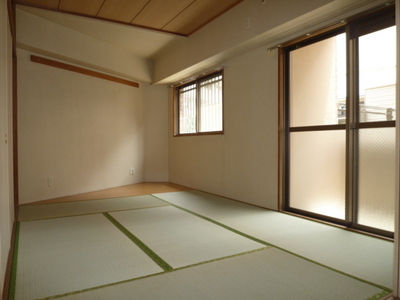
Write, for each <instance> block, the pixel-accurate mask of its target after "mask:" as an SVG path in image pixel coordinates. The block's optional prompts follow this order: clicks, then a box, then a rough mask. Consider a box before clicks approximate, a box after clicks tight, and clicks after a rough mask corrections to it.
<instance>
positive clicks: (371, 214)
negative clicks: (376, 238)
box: [358, 128, 396, 231]
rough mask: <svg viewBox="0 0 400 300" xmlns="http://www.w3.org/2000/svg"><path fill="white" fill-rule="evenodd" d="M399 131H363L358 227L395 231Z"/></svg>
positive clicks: (376, 129) (360, 143)
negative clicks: (359, 225)
mask: <svg viewBox="0 0 400 300" xmlns="http://www.w3.org/2000/svg"><path fill="white" fill-rule="evenodd" d="M395 133H396V130H395V128H373V129H362V130H360V131H359V157H358V169H359V180H358V199H359V203H358V223H359V224H362V225H367V226H371V227H375V228H380V229H383V230H388V231H394V200H395V166H396V159H395V148H396V145H395V140H396V138H395Z"/></svg>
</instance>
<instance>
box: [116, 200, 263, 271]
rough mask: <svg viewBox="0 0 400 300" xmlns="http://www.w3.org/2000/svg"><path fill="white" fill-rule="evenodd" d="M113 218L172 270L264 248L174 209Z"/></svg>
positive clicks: (138, 211) (132, 212)
mask: <svg viewBox="0 0 400 300" xmlns="http://www.w3.org/2000/svg"><path fill="white" fill-rule="evenodd" d="M110 215H111V216H112V217H113V218H115V219H116V220H117V221H118V222H119V223H120V224H121V225H122V226H124V227H125V228H126V229H128V230H129V231H130V232H131V233H133V234H134V235H135V236H136V237H137V238H138V239H139V240H141V241H142V242H143V243H144V244H146V245H147V246H148V247H149V248H151V249H152V250H153V251H154V252H155V253H157V254H158V255H159V256H160V257H161V258H162V259H163V260H165V261H166V262H167V263H168V264H169V265H171V266H172V267H173V268H178V267H183V266H187V265H192V264H196V263H200V262H204V261H208V260H213V259H216V258H220V257H225V256H230V255H234V254H238V253H242V252H247V251H252V250H255V249H259V248H263V247H265V245H264V244H260V243H257V242H255V241H252V240H250V239H247V238H245V237H242V236H240V235H238V234H236V233H233V232H232V231H229V230H227V229H224V228H222V227H220V226H218V225H215V224H213V223H211V222H208V221H206V220H204V219H202V218H199V217H196V216H194V215H192V214H189V213H187V212H184V211H182V210H180V209H178V208H175V207H172V206H165V207H157V208H149V209H140V210H130V211H121V212H114V213H110Z"/></svg>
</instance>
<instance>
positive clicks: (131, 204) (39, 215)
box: [19, 195, 168, 221]
mask: <svg viewBox="0 0 400 300" xmlns="http://www.w3.org/2000/svg"><path fill="white" fill-rule="evenodd" d="M162 205H168V204H167V203H165V202H164V201H161V200H159V199H157V198H155V197H152V196H149V195H144V196H132V197H121V198H111V199H102V200H87V201H79V202H65V203H52V204H40V205H22V206H21V207H20V209H19V220H20V221H26V220H37V219H47V218H55V217H66V216H77V215H84V214H91V213H100V212H109V211H119V210H125V209H138V208H143V207H154V206H162Z"/></svg>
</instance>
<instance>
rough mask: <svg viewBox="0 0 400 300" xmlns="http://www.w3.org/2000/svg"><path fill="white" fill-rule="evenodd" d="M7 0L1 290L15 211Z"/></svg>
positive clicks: (0, 96) (2, 31)
mask: <svg viewBox="0 0 400 300" xmlns="http://www.w3.org/2000/svg"><path fill="white" fill-rule="evenodd" d="M11 45H12V42H11V33H10V27H9V21H8V14H7V1H0V282H1V284H0V294H2V292H3V291H2V288H3V281H4V275H5V271H6V265H7V259H8V254H9V249H10V239H11V230H12V222H13V220H14V217H13V215H14V211H13V207H14V206H13V189H12V186H13V175H12V174H13V173H12V153H13V152H12V131H11V129H12V117H11V116H12V67H11V66H12V48H11Z"/></svg>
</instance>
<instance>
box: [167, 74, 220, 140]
mask: <svg viewBox="0 0 400 300" xmlns="http://www.w3.org/2000/svg"><path fill="white" fill-rule="evenodd" d="M222 133H223V74H222V71H218V72H215V73H212V74H209V75H207V76H204V77H201V78H198V79H196V80H193V81H190V82H187V83H185V84H183V85H180V86H178V87H176V88H175V135H197V134H222Z"/></svg>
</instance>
